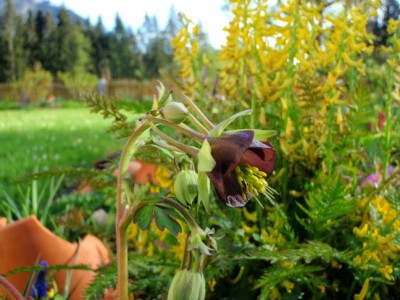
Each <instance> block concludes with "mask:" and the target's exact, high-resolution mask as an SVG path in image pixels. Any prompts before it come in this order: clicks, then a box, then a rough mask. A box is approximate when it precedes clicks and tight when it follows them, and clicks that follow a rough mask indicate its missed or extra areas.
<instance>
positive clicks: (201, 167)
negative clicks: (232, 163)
mask: <svg viewBox="0 0 400 300" xmlns="http://www.w3.org/2000/svg"><path fill="white" fill-rule="evenodd" d="M198 158H199V163H198V165H197V170H198V171H199V172H211V171H212V169H214V166H215V160H214V158H213V157H212V155H211V146H210V144H209V143H208V141H207V140H204V142H203V145H202V146H201V149H200V151H199V154H198Z"/></svg>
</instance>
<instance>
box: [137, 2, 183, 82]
mask: <svg viewBox="0 0 400 300" xmlns="http://www.w3.org/2000/svg"><path fill="white" fill-rule="evenodd" d="M178 26H179V25H178V20H177V16H176V14H175V10H174V8H173V7H171V10H170V16H169V21H168V23H167V26H166V28H165V30H163V31H160V29H159V27H158V22H157V18H156V17H154V16H153V17H150V16H148V15H146V16H145V18H144V22H143V25H142V26H141V27H140V28H139V36H140V43H141V48H142V49H143V64H144V70H145V77H146V78H154V77H159V76H160V70H161V69H162V68H165V67H166V66H168V65H170V64H171V63H172V54H173V50H172V47H171V45H170V39H171V38H172V37H173V36H175V35H176V32H177V30H178Z"/></svg>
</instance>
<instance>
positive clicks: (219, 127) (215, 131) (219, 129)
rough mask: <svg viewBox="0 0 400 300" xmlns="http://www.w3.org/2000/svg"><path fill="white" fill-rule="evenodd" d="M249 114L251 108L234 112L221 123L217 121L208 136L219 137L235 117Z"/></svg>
mask: <svg viewBox="0 0 400 300" xmlns="http://www.w3.org/2000/svg"><path fill="white" fill-rule="evenodd" d="M250 114H251V109H248V110H244V111H241V112H239V113H237V114H234V115H233V116H231V117H229V118H228V119H226V120H225V121H222V122H221V123H219V124H218V125H217V126H215V127H214V128H213V129H212V130H211V131H210V133H209V136H210V137H219V136H220V135H221V134H222V132H224V130H225V128H226V127H227V126H228V125H229V124H231V123H232V122H233V121H235V120H236V119H237V118H239V117H243V116H248V115H250Z"/></svg>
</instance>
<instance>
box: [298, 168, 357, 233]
mask: <svg viewBox="0 0 400 300" xmlns="http://www.w3.org/2000/svg"><path fill="white" fill-rule="evenodd" d="M345 196H346V190H345V185H344V183H343V179H342V178H341V177H340V176H335V177H333V178H331V177H322V181H321V182H320V183H319V184H316V185H313V184H311V185H310V188H309V191H308V193H307V196H306V200H305V202H306V203H305V205H303V204H301V203H298V206H299V207H300V208H301V210H302V211H303V212H304V213H305V218H301V217H299V216H297V220H298V221H299V222H300V224H301V225H302V226H303V227H304V228H305V229H306V230H307V231H308V232H309V233H310V234H311V235H312V237H313V238H317V239H322V240H325V239H327V238H329V236H331V235H332V234H333V233H334V232H335V230H334V228H335V226H336V225H337V224H339V223H337V221H339V220H340V219H341V218H343V217H344V216H346V215H347V214H349V213H351V212H353V211H354V209H355V202H354V200H350V199H348V198H347V197H345Z"/></svg>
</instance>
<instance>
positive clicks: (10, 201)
mask: <svg viewBox="0 0 400 300" xmlns="http://www.w3.org/2000/svg"><path fill="white" fill-rule="evenodd" d="M63 179H64V176H60V177H59V178H54V177H51V178H49V179H48V180H46V181H45V182H44V183H43V186H40V185H39V183H38V181H37V180H35V179H34V180H32V183H31V187H30V188H28V190H27V191H26V192H25V193H24V192H23V191H22V190H21V188H19V189H18V191H19V195H18V198H12V197H11V196H10V195H9V194H8V193H7V192H6V190H3V191H2V192H3V196H2V198H3V199H4V200H3V201H2V202H0V215H2V216H7V218H8V221H9V222H13V221H16V220H21V219H23V218H26V217H29V216H30V215H35V216H36V217H37V218H38V220H39V221H40V222H41V223H42V224H44V225H45V226H46V225H47V224H48V222H49V221H50V220H49V219H50V218H51V217H52V214H51V213H50V208H51V206H52V205H54V202H55V197H56V195H57V192H58V190H59V189H60V186H61V183H62V181H63Z"/></svg>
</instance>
